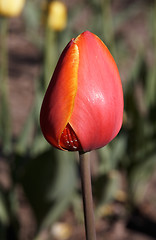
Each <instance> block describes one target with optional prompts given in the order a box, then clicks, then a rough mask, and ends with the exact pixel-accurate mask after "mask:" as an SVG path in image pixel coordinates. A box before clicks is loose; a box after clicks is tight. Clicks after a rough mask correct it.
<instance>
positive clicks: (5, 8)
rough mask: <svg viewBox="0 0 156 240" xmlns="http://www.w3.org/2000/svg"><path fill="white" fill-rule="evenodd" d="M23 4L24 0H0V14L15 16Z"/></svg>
mask: <svg viewBox="0 0 156 240" xmlns="http://www.w3.org/2000/svg"><path fill="white" fill-rule="evenodd" d="M24 4H25V0H0V15H2V16H6V17H17V16H18V15H19V14H20V13H21V11H22V9H23V7H24Z"/></svg>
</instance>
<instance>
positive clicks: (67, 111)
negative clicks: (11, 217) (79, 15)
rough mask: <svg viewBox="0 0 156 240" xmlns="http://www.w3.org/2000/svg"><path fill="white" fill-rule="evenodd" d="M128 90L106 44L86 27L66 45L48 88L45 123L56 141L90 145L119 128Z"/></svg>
mask: <svg viewBox="0 0 156 240" xmlns="http://www.w3.org/2000/svg"><path fill="white" fill-rule="evenodd" d="M122 118H123V91H122V85H121V80H120V76H119V72H118V69H117V66H116V63H115V61H114V59H113V57H112V55H111V54H110V52H109V50H108V49H107V47H106V46H105V44H104V43H103V42H102V41H101V40H100V39H99V38H98V37H97V36H96V35H94V34H93V33H91V32H89V31H86V32H83V33H82V34H80V35H79V36H78V37H77V38H75V39H72V40H71V41H70V42H69V43H68V45H67V46H66V47H65V49H64V51H63V53H62V55H61V56H60V59H59V61H58V64H57V66H56V69H55V71H54V74H53V77H52V79H51V82H50V84H49V87H48V89H47V92H46V94H45V97H44V100H43V104H42V108H41V115H40V124H41V129H42V132H43V135H44V137H45V138H46V140H47V141H48V142H49V143H50V144H52V145H53V146H54V147H56V148H59V149H61V150H69V151H84V152H86V151H90V150H93V149H97V148H100V147H103V146H105V145H106V144H107V143H109V142H110V141H111V140H112V139H113V138H114V137H115V136H116V135H117V134H118V132H119V130H120V128H121V125H122Z"/></svg>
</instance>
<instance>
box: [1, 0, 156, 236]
mask: <svg viewBox="0 0 156 240" xmlns="http://www.w3.org/2000/svg"><path fill="white" fill-rule="evenodd" d="M64 2H65V3H66V1H64ZM115 3H116V4H115ZM42 4H43V1H39V0H35V1H34V0H27V2H26V5H25V9H24V12H23V15H22V19H23V21H24V24H25V36H26V38H27V39H28V40H29V41H30V42H32V43H33V44H35V45H36V47H37V48H39V49H40V51H41V52H42V54H43V63H42V66H43V67H42V69H41V71H40V75H39V76H38V79H36V81H35V98H34V102H33V104H32V109H31V111H30V114H29V116H28V118H27V119H26V121H25V124H24V126H23V129H22V131H21V134H20V135H19V136H18V138H17V139H16V140H15V141H13V136H12V134H11V125H10V112H9V104H8V97H9V95H8V90H7V88H8V82H7V77H8V76H7V74H8V73H7V68H8V65H7V64H8V62H7V48H6V41H3V42H1V44H0V47H1V54H2V53H3V55H1V57H0V63H1V68H0V74H1V79H0V81H1V84H0V151H1V153H0V154H1V156H2V157H3V158H4V159H5V160H6V161H8V162H9V165H10V167H11V179H12V187H11V189H9V190H5V189H4V188H3V186H2V187H1V188H0V238H1V239H7V237H6V236H7V230H8V228H9V229H10V226H11V228H13V229H17V225H16V224H13V222H14V221H13V219H16V218H17V216H16V213H17V209H18V201H17V199H16V193H15V189H16V186H17V184H20V185H22V187H23V189H24V192H25V194H26V196H27V198H28V201H29V203H30V204H31V206H32V209H33V211H34V214H35V217H36V220H37V230H38V231H39V230H41V229H44V228H49V227H50V226H51V225H52V224H53V223H54V221H56V220H57V219H58V218H59V217H60V216H62V214H63V213H64V212H65V210H66V209H68V207H69V206H70V207H72V209H73V211H74V213H75V216H76V218H77V219H78V220H81V219H82V215H81V210H80V209H81V201H80V198H81V196H80V189H79V185H78V182H79V171H78V163H77V161H76V159H77V156H76V155H75V154H73V153H68V152H61V151H59V150H55V149H53V148H52V147H51V146H49V144H48V143H47V142H46V141H45V140H44V138H43V136H42V134H41V131H40V127H39V113H40V107H41V103H42V99H43V96H44V93H45V91H46V87H47V84H48V82H49V81H50V78H51V75H52V73H53V70H54V68H55V64H56V62H57V60H58V57H59V55H60V53H61V51H62V49H63V48H64V46H65V45H66V44H67V43H68V42H69V40H70V39H71V38H73V37H75V36H77V35H78V34H79V33H80V32H83V31H84V30H86V29H88V30H90V31H92V32H94V33H95V34H97V35H98V36H99V37H100V38H101V39H102V40H103V41H104V42H105V43H106V45H107V46H108V48H109V49H110V51H111V52H112V55H113V56H114V58H115V60H116V62H117V65H118V67H119V71H120V72H121V77H122V82H123V90H124V99H125V112H124V120H123V127H122V130H121V131H120V133H119V135H118V136H117V137H116V139H115V140H113V141H112V142H111V143H110V144H109V145H107V146H106V147H104V148H102V149H99V150H97V151H96V157H95V162H96V165H97V166H96V173H95V174H93V178H92V182H93V192H94V198H95V200H96V205H95V211H96V213H97V216H98V213H99V211H100V209H101V207H102V206H104V205H105V204H109V203H112V202H113V201H114V200H118V201H122V200H123V199H121V198H119V195H118V193H119V192H121V191H123V192H124V193H125V195H126V200H124V203H125V202H126V203H128V204H130V205H131V206H133V205H137V204H139V203H140V202H141V200H142V198H143V196H144V192H145V190H146V186H147V183H148V180H149V179H150V178H151V176H152V174H153V173H154V171H155V169H156V114H155V112H156V68H155V66H156V2H155V1H150V4H148V3H147V2H146V1H132V2H131V3H127V4H126V3H125V4H124V1H121V2H120V1H111V0H106V1H102V0H98V1H97V0H91V1H87V0H86V1H80V2H77V1H75V2H72V1H71V2H70V4H69V2H68V6H67V7H68V24H67V28H66V29H65V30H64V31H62V32H55V31H52V30H50V29H49V28H48V26H46V24H45V22H44V21H43V8H42ZM142 15H143V17H144V19H145V23H146V29H145V33H146V34H147V35H146V36H145V35H143V34H142V35H140V36H139V32H137V28H136V31H134V32H132V33H131V28H132V27H131V26H130V25H131V24H130V23H131V21H132V22H133V27H134V28H135V21H137V20H138V18H139V17H142ZM5 20H6V19H2V18H1V19H0V21H1V22H0V23H1V37H2V40H4V39H5V38H6V37H7V31H6V29H5V27H6V26H5V25H4V22H5ZM5 24H6V23H5ZM128 28H129V30H128ZM140 28H141V29H139V30H140V31H141V30H142V29H144V28H145V26H144V25H143V24H140ZM125 29H126V30H125ZM123 30H124V31H123ZM5 31H6V32H5ZM4 34H5V36H3V35H4ZM124 34H125V35H124ZM4 46H5V48H3V47H4ZM2 50H3V51H2ZM92 154H93V153H91V155H92ZM93 165H94V164H93ZM123 186H124V187H123ZM14 225H16V226H14ZM14 232H15V233H16V231H15V230H14ZM15 239H16V238H15Z"/></svg>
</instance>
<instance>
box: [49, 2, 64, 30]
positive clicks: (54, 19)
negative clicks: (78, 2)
mask: <svg viewBox="0 0 156 240" xmlns="http://www.w3.org/2000/svg"><path fill="white" fill-rule="evenodd" d="M48 10H49V11H48V17H47V22H48V26H49V27H50V28H51V29H53V30H55V31H62V30H63V29H64V28H65V27H66V24H67V9H66V6H65V4H64V3H63V2H60V1H52V2H51V3H50V4H49V9H48Z"/></svg>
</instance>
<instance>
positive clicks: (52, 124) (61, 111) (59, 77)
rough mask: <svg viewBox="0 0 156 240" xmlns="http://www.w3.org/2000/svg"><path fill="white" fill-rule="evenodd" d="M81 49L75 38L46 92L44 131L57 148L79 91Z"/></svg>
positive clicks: (43, 116)
mask: <svg viewBox="0 0 156 240" xmlns="http://www.w3.org/2000/svg"><path fill="white" fill-rule="evenodd" d="M78 65H79V51H78V47H77V45H76V44H75V43H74V40H71V41H70V43H69V44H68V45H67V46H66V48H65V49H64V51H63V53H62V55H61V57H60V59H59V62H58V64H57V66H56V69H55V72H54V74H53V77H52V80H51V81H50V84H49V87H48V89H47V92H46V94H45V97H44V100H43V103H42V107H41V114H40V125H41V129H42V132H43V134H44V136H45V138H46V139H47V141H48V142H49V143H51V144H52V145H54V146H55V147H57V148H60V149H62V147H61V146H60V138H61V134H62V132H63V130H64V129H65V127H66V125H67V123H68V121H69V119H70V117H71V114H72V111H73V107H74V99H75V96H76V92H77V76H78Z"/></svg>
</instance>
